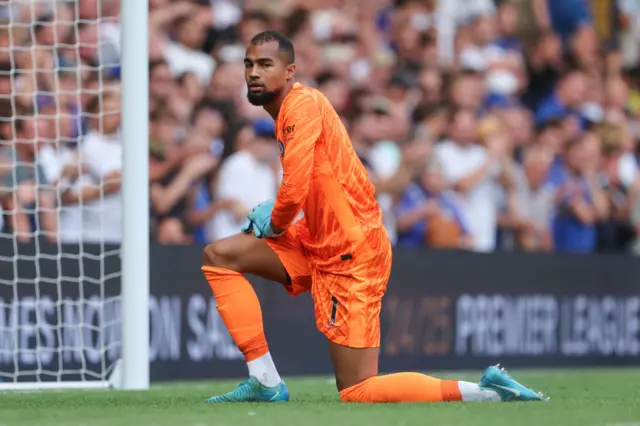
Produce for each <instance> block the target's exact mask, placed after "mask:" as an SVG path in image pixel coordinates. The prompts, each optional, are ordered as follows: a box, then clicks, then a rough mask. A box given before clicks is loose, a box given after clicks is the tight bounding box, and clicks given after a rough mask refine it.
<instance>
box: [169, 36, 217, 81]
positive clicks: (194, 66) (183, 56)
mask: <svg viewBox="0 0 640 426" xmlns="http://www.w3.org/2000/svg"><path fill="white" fill-rule="evenodd" d="M164 56H165V60H166V61H167V63H168V64H169V68H170V69H171V73H172V74H173V75H174V76H179V75H181V74H183V73H185V72H192V73H194V74H195V75H196V76H198V79H199V80H200V83H201V84H204V85H207V84H209V81H210V80H211V75H212V74H213V70H214V69H215V65H216V64H215V61H214V60H213V58H212V57H211V56H210V55H207V54H206V53H203V52H197V51H195V50H191V49H189V48H188V47H185V46H183V45H181V44H179V43H175V42H173V41H168V42H167V45H166V47H165V54H164Z"/></svg>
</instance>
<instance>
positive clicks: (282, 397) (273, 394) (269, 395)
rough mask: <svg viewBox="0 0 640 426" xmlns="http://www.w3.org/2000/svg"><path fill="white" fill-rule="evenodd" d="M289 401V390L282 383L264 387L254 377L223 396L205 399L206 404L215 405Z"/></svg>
mask: <svg viewBox="0 0 640 426" xmlns="http://www.w3.org/2000/svg"><path fill="white" fill-rule="evenodd" d="M287 401H289V390H288V389H287V385H285V383H284V381H281V382H280V384H278V385H276V386H274V387H271V388H270V387H267V386H264V385H263V384H262V383H260V382H259V381H258V379H256V378H255V377H253V376H251V377H250V378H249V380H247V381H245V382H242V383H240V384H239V385H238V387H237V388H236V389H235V390H233V391H231V392H228V393H225V394H224V395H219V396H212V397H211V398H209V399H207V403H209V404H216V403H219V402H287Z"/></svg>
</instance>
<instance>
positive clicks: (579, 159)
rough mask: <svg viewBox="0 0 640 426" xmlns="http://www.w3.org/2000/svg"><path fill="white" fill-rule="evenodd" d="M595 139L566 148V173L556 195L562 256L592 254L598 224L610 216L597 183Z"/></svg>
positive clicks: (556, 224) (558, 243)
mask: <svg viewBox="0 0 640 426" xmlns="http://www.w3.org/2000/svg"><path fill="white" fill-rule="evenodd" d="M593 142H599V141H598V139H597V138H596V137H595V136H593V135H588V136H583V137H581V138H578V139H573V140H571V141H569V142H568V143H567V145H566V148H565V160H566V163H565V173H564V179H563V182H562V184H561V186H560V187H559V189H558V192H557V195H556V210H557V213H556V218H555V221H554V224H553V233H554V247H555V248H556V250H557V251H558V252H570V253H591V252H593V251H594V250H595V249H596V244H597V234H596V223H597V222H598V221H600V220H602V219H604V218H605V217H606V215H607V204H606V198H605V195H604V193H603V192H602V191H601V190H600V188H599V185H598V182H596V181H595V175H594V170H593V169H592V168H591V166H592V164H591V163H592V162H591V161H590V158H589V147H588V144H589V143H593Z"/></svg>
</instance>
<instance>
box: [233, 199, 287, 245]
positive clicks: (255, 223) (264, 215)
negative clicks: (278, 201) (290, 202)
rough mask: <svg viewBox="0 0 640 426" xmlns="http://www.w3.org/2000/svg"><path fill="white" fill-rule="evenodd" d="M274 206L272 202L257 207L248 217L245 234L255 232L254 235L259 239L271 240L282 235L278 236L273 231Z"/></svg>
mask: <svg viewBox="0 0 640 426" xmlns="http://www.w3.org/2000/svg"><path fill="white" fill-rule="evenodd" d="M274 205H275V202H274V201H271V200H270V201H265V202H264V203H260V204H258V205H257V206H255V207H254V208H253V210H251V212H250V213H249V214H248V215H247V218H248V219H249V223H247V224H246V225H245V226H244V227H243V228H242V230H243V232H246V233H248V232H251V230H253V234H254V235H255V236H256V237H257V238H271V237H278V236H280V235H282V234H276V233H275V232H274V231H273V229H271V212H272V211H273V206H274Z"/></svg>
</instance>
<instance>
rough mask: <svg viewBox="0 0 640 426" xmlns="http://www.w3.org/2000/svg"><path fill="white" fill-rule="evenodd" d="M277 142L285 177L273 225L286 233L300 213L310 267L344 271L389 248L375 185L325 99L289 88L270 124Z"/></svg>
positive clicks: (303, 89)
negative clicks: (274, 129)
mask: <svg viewBox="0 0 640 426" xmlns="http://www.w3.org/2000/svg"><path fill="white" fill-rule="evenodd" d="M276 137H277V139H278V147H279V149H280V157H281V162H282V168H283V179H282V183H281V184H280V188H279V190H278V196H277V198H276V203H275V206H274V208H273V212H272V215H271V220H272V222H273V224H274V225H275V226H276V227H277V228H278V229H287V228H288V227H290V226H291V224H292V223H293V221H294V219H295V218H296V216H297V215H298V213H299V212H300V210H302V211H303V212H304V219H303V220H304V222H302V223H301V224H300V225H301V226H300V229H299V235H300V239H301V242H302V245H303V247H304V249H305V251H306V253H305V255H306V256H307V258H308V260H309V262H311V264H313V265H314V266H316V267H318V268H319V269H327V268H331V270H336V269H344V268H341V267H338V265H340V264H342V265H344V267H345V268H346V267H347V265H349V264H350V265H353V264H354V263H353V262H356V263H358V264H359V263H361V262H362V261H367V260H370V259H371V258H372V257H374V256H376V254H379V253H380V250H389V247H390V246H389V240H388V237H387V234H386V231H385V230H384V227H383V225H382V213H381V211H380V207H379V205H378V202H377V201H376V199H375V190H374V187H373V185H372V184H371V182H370V181H369V177H368V175H367V171H366V170H365V168H364V166H363V165H362V162H361V161H360V159H359V158H358V156H357V155H356V153H355V151H354V149H353V146H352V145H351V140H350V139H349V135H348V134H347V130H346V129H345V127H344V125H343V124H342V121H341V120H340V117H339V116H338V114H337V113H336V111H335V110H334V109H333V107H332V106H331V104H330V103H329V101H328V100H327V98H326V97H325V96H324V95H323V94H322V93H320V92H319V91H318V90H316V89H312V88H309V87H305V86H303V85H301V84H299V83H295V84H294V86H293V88H292V90H291V92H290V93H289V94H288V95H287V97H286V98H285V100H284V102H283V104H282V107H281V108H280V113H279V115H278V117H277V119H276ZM305 223H306V225H305ZM351 261H353V262H351Z"/></svg>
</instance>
